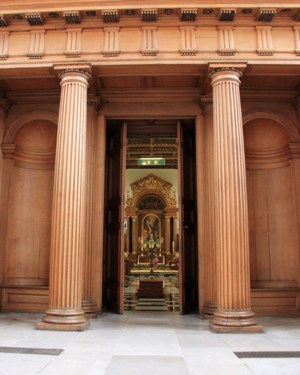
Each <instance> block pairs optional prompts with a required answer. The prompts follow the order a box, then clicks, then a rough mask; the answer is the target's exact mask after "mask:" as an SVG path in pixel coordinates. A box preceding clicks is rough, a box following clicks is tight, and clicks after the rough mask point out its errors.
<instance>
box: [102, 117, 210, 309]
mask: <svg viewBox="0 0 300 375" xmlns="http://www.w3.org/2000/svg"><path fill="white" fill-rule="evenodd" d="M153 117H155V119H156V120H158V121H159V120H166V117H164V116H151V118H153ZM197 117H198V116H191V117H188V116H172V117H169V116H168V117H167V119H170V120H172V121H174V127H176V126H177V124H176V122H177V121H182V120H192V121H194V124H193V126H194V128H195V134H196V133H197V131H196V127H197V124H196V123H197ZM105 119H106V124H107V126H106V137H107V132H108V127H109V125H108V124H109V121H120V120H122V122H126V123H127V124H128V123H129V124H128V127H130V121H131V120H132V121H139V120H141V121H143V120H145V119H149V117H147V116H145V117H142V116H134V117H132V116H130V117H128V116H122V117H116V118H115V117H113V116H109V117H106V118H105ZM203 136H204V135H203ZM127 138H128V137H127V136H126V141H127ZM195 143H197V142H195ZM201 144H202V145H204V138H203V139H202V140H201ZM195 147H196V148H197V145H195ZM196 155H197V153H196V152H195V156H194V158H195V164H198V163H197V157H198V156H196ZM199 165H200V168H202V169H203V168H204V167H203V160H202V161H201V163H199ZM123 168H124V171H125V170H126V160H125V166H123ZM178 168H179V166H178ZM195 169H196V170H197V172H198V170H199V167H197V166H196V168H195ZM106 173H107V171H106ZM203 173H204V170H203V171H202V174H203ZM179 174H180V173H179V169H178V178H179V179H180V177H179ZM198 180H199V179H198V177H197V178H196V176H195V185H196V186H195V191H196V195H198V192H199V190H201V189H203V184H201V186H198ZM124 190H125V187H124V189H123V196H124V195H125V191H124ZM203 197H204V193H203V194H201V202H200V199H199V197H198V196H197V198H196V199H195V206H196V212H197V213H198V215H197V216H199V210H197V208H199V202H200V204H201V205H204V201H203V200H202V198H203ZM105 200H107V197H106V198H105ZM124 202H125V201H124V199H123V212H124V213H125V204H124ZM180 208H181V204H180V202H178V211H179V212H180ZM201 211H203V210H201ZM178 217H179V220H180V214H179V215H178ZM198 219H199V217H198ZM202 225H203V224H202ZM195 230H196V239H198V241H197V240H196V245H195V251H196V253H197V257H198V260H201V258H202V257H201V255H200V250H201V252H202V251H203V250H202V249H200V245H199V244H200V242H201V243H202V244H203V240H201V241H199V236H200V235H201V236H202V235H203V234H204V232H203V231H202V230H201V233H200V232H199V224H198V225H196V228H195ZM180 231H182V228H180ZM122 237H123V241H122V242H120V246H121V248H120V249H119V253H120V258H119V259H122V265H121V264H119V265H118V269H119V273H120V275H119V277H120V281H121V283H120V285H122V288H123V289H124V246H125V245H124V243H125V242H124V236H122ZM181 237H182V235H181ZM121 244H122V245H121ZM199 249H200V250H199ZM103 251H104V252H105V251H107V245H106V244H105V243H104V246H103ZM181 264H182V261H181ZM202 269H203V265H201V264H200V262H199V261H198V264H197V267H196V270H195V272H196V277H197V278H198V282H197V286H196V287H197V289H198V296H197V301H196V303H197V305H198V310H199V311H201V299H202V298H200V297H199V296H201V295H202V291H203V282H201V280H200V276H201V275H200V270H202ZM180 277H182V269H181V267H180V270H179V278H180ZM202 280H203V279H202ZM104 285H105V283H104ZM180 287H181V288H182V286H180ZM104 294H105V291H103V295H104ZM123 296H124V291H123ZM182 303H183V302H182V301H181V302H180V304H181V307H180V313H184V309H183V308H182ZM121 305H122V307H121V309H120V310H119V311H117V312H118V313H123V310H124V297H123V299H122V301H121Z"/></svg>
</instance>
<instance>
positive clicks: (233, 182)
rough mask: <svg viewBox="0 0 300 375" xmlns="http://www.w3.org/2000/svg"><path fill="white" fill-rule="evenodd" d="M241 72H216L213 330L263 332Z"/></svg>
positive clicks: (228, 69) (227, 69)
mask: <svg viewBox="0 0 300 375" xmlns="http://www.w3.org/2000/svg"><path fill="white" fill-rule="evenodd" d="M240 76H241V72H240V71H238V70H236V69H231V68H222V69H216V70H214V71H213V72H212V86H213V116H214V121H213V122H214V129H213V132H214V133H213V137H214V145H213V148H214V171H215V175H214V180H215V181H214V182H215V183H214V186H215V194H214V197H215V201H216V205H215V215H216V245H217V247H216V249H217V254H216V255H217V306H218V307H217V310H216V311H215V312H214V316H213V318H212V320H211V322H210V325H211V328H212V329H213V330H214V331H215V332H228V333H229V332H261V331H262V327H260V326H259V325H257V323H256V321H255V319H254V313H253V312H252V310H251V305H250V304H251V302H250V262H249V227H248V207H247V188H246V165H245V151H244V139H243V123H242V114H241V102H240V91H239V85H240V80H239V78H240Z"/></svg>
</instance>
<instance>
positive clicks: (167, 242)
mask: <svg viewBox="0 0 300 375" xmlns="http://www.w3.org/2000/svg"><path fill="white" fill-rule="evenodd" d="M170 232H171V217H170V216H165V238H164V246H165V252H166V257H167V258H169V257H170V256H171V246H172V245H171V233H170Z"/></svg>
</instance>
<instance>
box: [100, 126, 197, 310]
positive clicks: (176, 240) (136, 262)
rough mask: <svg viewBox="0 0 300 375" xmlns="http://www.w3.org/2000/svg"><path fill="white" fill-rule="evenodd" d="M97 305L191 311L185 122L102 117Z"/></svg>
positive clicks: (191, 150) (191, 213)
mask: <svg viewBox="0 0 300 375" xmlns="http://www.w3.org/2000/svg"><path fill="white" fill-rule="evenodd" d="M106 162H107V165H106V167H107V168H106V173H107V176H106V177H107V178H106V182H107V183H106V185H107V186H106V218H107V220H106V223H107V230H106V231H105V233H106V236H105V246H104V248H105V251H104V267H103V268H104V280H103V281H104V282H103V288H104V290H103V292H104V293H103V295H104V305H105V306H106V307H107V308H108V309H109V310H112V311H115V312H118V313H123V311H124V310H151V311H153V310H156V311H157V310H158V311H179V312H180V313H186V312H189V311H191V310H194V309H197V301H198V297H197V284H198V283H197V273H198V267H197V262H198V260H197V251H196V249H197V233H196V228H197V225H196V217H197V214H196V194H195V192H196V186H195V129H194V121H192V120H180V121H178V120H128V121H119V120H118V121H117V120H110V121H108V122H107V158H106Z"/></svg>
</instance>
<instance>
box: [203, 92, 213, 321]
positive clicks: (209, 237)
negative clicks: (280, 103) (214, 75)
mask: <svg viewBox="0 0 300 375" xmlns="http://www.w3.org/2000/svg"><path fill="white" fill-rule="evenodd" d="M201 104H202V107H203V114H204V125H205V190H206V194H205V197H206V199H205V205H206V210H205V254H204V262H205V286H204V288H205V291H204V295H205V302H204V309H203V313H204V316H205V317H207V318H211V317H212V316H213V314H214V312H215V311H216V308H217V302H216V301H217V281H216V272H217V261H216V259H217V253H216V238H215V235H216V225H215V221H216V220H215V198H214V194H215V191H214V158H213V151H214V148H213V103H212V98H206V99H203V100H202V101H201Z"/></svg>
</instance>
